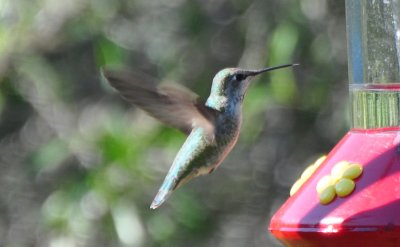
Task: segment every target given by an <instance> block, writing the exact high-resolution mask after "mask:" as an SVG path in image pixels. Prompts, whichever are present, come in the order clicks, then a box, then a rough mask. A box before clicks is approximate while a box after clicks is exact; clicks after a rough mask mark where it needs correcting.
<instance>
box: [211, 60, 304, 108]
mask: <svg viewBox="0 0 400 247" xmlns="http://www.w3.org/2000/svg"><path fill="white" fill-rule="evenodd" d="M295 65H297V64H285V65H280V66H276V67H269V68H265V69H260V70H246V69H241V68H226V69H223V70H221V71H219V72H218V73H217V74H216V75H215V77H214V79H213V82H212V87H211V93H210V97H209V98H208V100H207V103H206V104H207V106H209V107H212V108H215V109H217V110H223V109H225V108H226V107H227V106H228V105H229V106H232V107H233V106H236V105H237V104H238V103H239V104H240V103H241V102H242V101H243V98H244V95H245V94H246V91H247V88H248V87H249V85H250V81H251V79H253V78H254V77H255V76H257V75H259V74H262V73H264V72H267V71H271V70H274V69H280V68H285V67H289V66H295Z"/></svg>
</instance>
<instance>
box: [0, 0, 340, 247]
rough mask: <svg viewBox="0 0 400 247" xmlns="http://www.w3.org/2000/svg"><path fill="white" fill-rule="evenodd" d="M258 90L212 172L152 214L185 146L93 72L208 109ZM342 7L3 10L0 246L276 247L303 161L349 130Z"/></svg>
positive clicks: (238, 4) (83, 3) (178, 1)
mask: <svg viewBox="0 0 400 247" xmlns="http://www.w3.org/2000/svg"><path fill="white" fill-rule="evenodd" d="M290 62H296V63H300V64H301V65H300V66H298V67H295V68H293V69H285V70H279V71H274V72H271V73H269V74H265V75H263V76H262V77H261V78H258V80H257V81H255V82H254V83H253V84H254V85H252V86H251V88H250V90H249V92H248V94H247V96H246V99H245V104H244V123H243V126H242V135H241V138H240V140H239V142H238V144H237V146H236V148H235V149H234V151H233V152H232V153H231V154H230V155H229V156H228V158H227V160H226V161H225V162H224V163H223V165H222V166H221V167H220V168H219V169H218V170H217V171H216V172H215V173H213V174H212V175H210V176H207V177H202V178H199V179H196V180H195V181H193V182H192V183H190V184H188V185H186V186H184V187H183V188H180V189H179V190H177V191H176V192H175V193H174V194H173V196H172V197H171V198H170V199H169V201H168V202H167V203H166V204H165V205H163V206H162V207H161V208H160V209H158V210H156V211H151V210H150V209H149V205H150V202H151V201H152V198H153V196H154V195H155V193H156V192H157V189H158V186H159V185H160V184H161V182H162V180H163V177H164V175H165V174H166V172H167V170H168V168H169V166H170V164H171V162H172V160H173V158H174V155H175V154H176V152H177V151H178V149H179V147H180V145H182V143H183V141H184V139H185V136H184V135H183V134H181V133H180V132H178V131H177V130H174V129H170V128H168V127H166V126H163V125H162V124H160V123H158V122H157V121H156V120H154V119H152V118H151V117H149V116H147V115H146V114H145V113H143V112H142V111H140V110H138V109H136V108H134V107H131V106H130V105H129V104H128V103H126V102H124V101H123V100H122V99H120V97H119V96H118V95H116V93H115V92H114V91H113V90H112V89H111V88H110V87H109V86H108V85H107V83H106V82H105V80H104V78H102V76H101V72H100V71H101V68H102V67H103V66H114V67H115V66H117V67H128V68H131V69H132V70H138V71H142V72H145V73H148V74H151V75H153V76H154V77H157V78H159V79H160V81H163V80H172V81H177V82H180V83H182V84H184V85H185V86H187V87H189V88H191V89H193V90H194V91H196V92H198V93H199V95H200V96H201V97H202V98H204V99H205V98H206V97H207V95H208V93H209V90H210V86H211V81H212V77H213V75H214V74H215V73H216V72H217V71H219V70H220V69H222V68H225V67H236V66H241V67H246V68H261V67H265V66H273V65H278V64H282V63H290ZM346 71H347V69H346V43H345V25H344V3H343V2H340V1H329V2H328V1H326V0H323V1H322V0H303V1H292V0H285V1H263V0H253V1H244V0H235V1H227V0H218V1H211V0H207V1H185V0H172V1H147V0H135V1H111V0H97V1H95V0H70V1H58V0H29V1H28V0H0V78H1V79H0V169H1V171H2V172H1V173H0V246H230V247H231V246H279V244H277V242H276V241H275V240H273V239H272V237H271V236H270V235H268V234H267V232H266V227H267V224H268V223H267V222H268V220H269V218H270V216H271V215H272V214H273V212H274V210H276V208H277V207H279V205H280V204H281V203H282V202H283V201H284V200H285V198H286V197H287V196H288V190H289V189H288V188H289V187H290V186H291V183H292V182H293V181H294V180H295V178H296V177H297V175H298V174H299V172H300V171H301V170H302V169H303V167H304V166H306V165H307V164H308V163H309V161H312V160H314V158H315V157H316V156H318V155H319V154H320V153H322V152H327V151H329V149H330V148H332V147H333V145H334V144H335V143H336V142H337V141H338V139H339V138H340V137H341V135H343V133H344V132H345V131H346V128H347V124H346V114H347V112H346V110H345V109H346V97H347V85H346V78H347V73H346Z"/></svg>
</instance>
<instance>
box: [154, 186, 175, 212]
mask: <svg viewBox="0 0 400 247" xmlns="http://www.w3.org/2000/svg"><path fill="white" fill-rule="evenodd" d="M171 192H172V191H170V190H164V189H160V190H159V191H158V193H157V195H156V197H155V198H154V200H153V202H152V203H151V205H150V208H151V209H156V208H158V207H159V206H161V204H163V202H164V201H165V200H166V199H167V198H168V197H169V195H170V194H171Z"/></svg>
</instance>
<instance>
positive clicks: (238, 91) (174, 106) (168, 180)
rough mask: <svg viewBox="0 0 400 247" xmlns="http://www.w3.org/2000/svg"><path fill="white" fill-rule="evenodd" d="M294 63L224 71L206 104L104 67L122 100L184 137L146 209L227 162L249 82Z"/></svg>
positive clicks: (189, 94) (174, 88) (191, 95)
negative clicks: (175, 129)
mask: <svg viewBox="0 0 400 247" xmlns="http://www.w3.org/2000/svg"><path fill="white" fill-rule="evenodd" d="M295 65H298V64H284V65H279V66H275V67H269V68H264V69H258V70H247V69H241V68H225V69H223V70H221V71H219V72H218V73H217V74H216V75H215V77H214V79H213V80H212V86H211V92H210V96H209V97H208V99H207V100H206V101H205V102H204V101H202V100H201V99H200V98H199V96H197V95H196V94H195V93H193V92H192V91H191V90H189V89H187V88H185V87H183V86H177V85H157V83H155V80H153V79H152V78H150V77H149V76H146V75H143V74H138V73H134V72H129V71H123V70H107V69H104V70H103V75H104V77H105V78H106V79H107V81H108V82H109V84H110V85H111V86H112V87H113V88H114V89H116V90H117V91H118V92H119V93H120V94H121V96H122V97H123V98H124V99H126V100H127V101H129V102H131V103H133V104H134V105H136V106H138V107H139V108H142V109H143V110H144V111H146V112H147V113H148V114H150V115H151V116H153V117H155V118H157V119H158V120H160V121H161V122H164V123H165V124H167V125H169V126H171V127H174V128H177V129H178V130H180V131H182V132H183V133H185V134H186V135H188V137H187V139H186V141H185V142H184V144H183V146H182V147H181V148H180V150H179V151H178V153H177V155H176V157H175V159H174V161H173V163H172V166H171V168H170V169H169V171H168V173H167V175H166V177H165V179H164V182H163V183H162V185H161V187H160V189H159V191H158V193H157V195H156V196H155V198H154V200H153V202H152V204H151V206H150V208H151V209H156V208H158V207H159V206H160V205H161V204H162V203H163V202H165V200H166V199H167V198H168V197H169V196H170V195H171V193H172V192H173V191H174V190H176V189H177V188H179V187H180V186H182V185H183V184H185V183H187V182H188V181H190V180H191V179H193V178H195V177H198V176H200V175H205V174H210V173H212V172H213V171H214V170H215V169H216V168H217V167H218V166H219V165H220V164H221V163H222V161H223V160H224V159H225V158H226V156H227V155H228V154H229V152H230V151H231V150H232V148H233V147H234V146H235V144H236V142H237V140H238V137H239V132H240V126H241V123H242V103H243V99H244V96H245V94H246V91H247V89H248V87H249V85H250V81H251V79H252V78H254V77H255V76H257V75H260V74H262V73H264V72H267V71H271V70H275V69H280V68H285V67H290V66H295Z"/></svg>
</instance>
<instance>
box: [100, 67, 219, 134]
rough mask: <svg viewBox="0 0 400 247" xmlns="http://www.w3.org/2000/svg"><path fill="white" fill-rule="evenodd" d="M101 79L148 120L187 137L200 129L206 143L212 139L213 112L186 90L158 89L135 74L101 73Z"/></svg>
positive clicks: (151, 82)
mask: <svg viewBox="0 0 400 247" xmlns="http://www.w3.org/2000/svg"><path fill="white" fill-rule="evenodd" d="M103 75H104V77H105V78H106V79H107V81H108V82H109V83H110V85H111V86H112V87H113V88H115V89H116V90H117V91H118V92H119V93H120V94H121V95H122V97H123V98H124V99H126V100H128V101H129V102H131V103H133V104H135V105H136V106H139V107H140V108H141V109H143V110H145V111H146V112H148V113H149V114H150V115H151V116H153V117H155V118H157V119H159V120H160V121H162V122H164V123H165V124H167V125H169V126H171V127H174V128H177V129H179V130H180V131H182V132H183V133H185V134H187V135H188V134H189V133H190V132H191V131H192V129H193V128H194V127H202V128H204V130H206V133H207V136H208V138H210V139H209V140H213V139H214V119H215V110H213V109H212V108H209V107H207V106H206V105H205V104H204V102H202V101H201V100H200V98H199V96H198V95H196V94H195V93H193V92H192V91H190V90H189V89H187V88H185V87H183V86H177V85H161V86H158V85H157V84H156V83H155V79H153V78H152V77H150V76H148V75H144V74H142V73H138V72H128V71H120V70H118V71H116V70H104V71H103Z"/></svg>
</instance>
